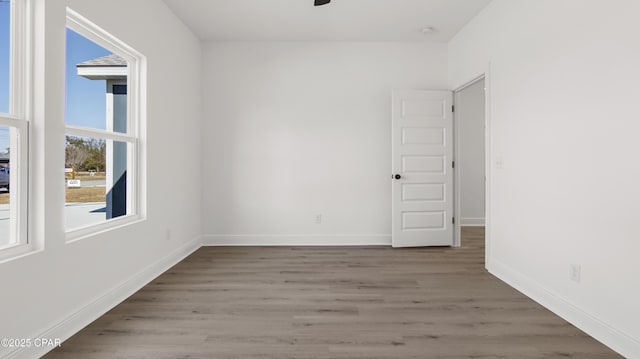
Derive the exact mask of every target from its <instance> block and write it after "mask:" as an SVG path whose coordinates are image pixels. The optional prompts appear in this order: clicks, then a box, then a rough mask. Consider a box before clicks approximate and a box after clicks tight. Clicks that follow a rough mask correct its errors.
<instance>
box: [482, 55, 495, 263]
mask: <svg viewBox="0 0 640 359" xmlns="http://www.w3.org/2000/svg"><path fill="white" fill-rule="evenodd" d="M491 76H492V75H491V62H489V63H488V64H487V71H486V72H485V73H484V88H485V91H484V101H485V110H484V111H485V116H484V124H485V129H484V160H485V167H484V174H485V181H484V188H485V193H484V228H485V229H484V263H485V264H484V266H485V268H487V269H488V268H489V265H490V264H491V248H492V247H491V238H492V237H491V236H492V233H493V229H492V226H491V218H492V212H491V208H492V207H491V202H492V197H491V196H492V193H493V192H492V185H493V166H492V165H491V164H492V163H493V162H492V161H493V144H492V142H491V89H492V87H491V79H492V77H491Z"/></svg>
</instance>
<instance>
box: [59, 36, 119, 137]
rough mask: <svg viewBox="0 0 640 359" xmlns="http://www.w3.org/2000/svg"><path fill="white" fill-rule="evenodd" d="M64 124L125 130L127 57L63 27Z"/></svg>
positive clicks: (115, 130)
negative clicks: (64, 68) (64, 43)
mask: <svg viewBox="0 0 640 359" xmlns="http://www.w3.org/2000/svg"><path fill="white" fill-rule="evenodd" d="M66 61H67V63H66V116H65V121H66V123H67V125H73V126H81V127H87V128H93V129H100V130H107V131H114V132H120V133H127V73H128V65H127V61H126V60H124V59H123V58H122V57H120V56H118V55H117V54H113V53H112V52H110V51H109V50H107V49H105V48H103V47H101V46H100V45H98V44H96V43H95V42H93V41H91V40H89V39H87V38H85V37H84V36H82V35H79V34H78V33H76V32H74V31H73V30H70V29H67V60H66Z"/></svg>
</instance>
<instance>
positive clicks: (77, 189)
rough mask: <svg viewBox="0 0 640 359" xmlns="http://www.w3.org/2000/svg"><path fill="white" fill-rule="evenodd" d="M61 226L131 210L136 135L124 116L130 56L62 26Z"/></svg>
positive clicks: (83, 224) (70, 226)
mask: <svg viewBox="0 0 640 359" xmlns="http://www.w3.org/2000/svg"><path fill="white" fill-rule="evenodd" d="M66 55H67V57H66V114H65V121H66V125H67V136H66V143H65V174H66V176H65V177H66V178H65V186H66V188H65V193H66V205H65V215H66V228H67V230H74V229H80V228H85V227H89V226H92V225H96V224H100V223H104V222H107V221H109V220H112V219H115V218H119V217H123V216H127V215H130V214H132V212H133V210H132V198H133V193H132V192H133V190H134V188H135V187H134V186H133V185H132V175H131V174H132V172H133V168H132V166H133V163H132V162H133V161H132V159H134V158H135V148H136V147H135V146H136V137H135V129H134V126H131V124H130V123H129V119H128V105H129V101H128V85H129V84H128V76H129V70H130V69H129V62H128V61H127V60H125V58H124V57H123V56H121V55H120V54H118V53H115V52H114V51H110V50H107V49H106V48H105V47H103V46H100V45H99V44H97V43H96V42H94V41H92V40H90V39H88V38H87V37H85V36H83V35H81V34H79V33H78V32H76V31H74V30H72V29H67V51H66Z"/></svg>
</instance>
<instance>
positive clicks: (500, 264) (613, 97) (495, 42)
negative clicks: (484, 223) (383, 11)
mask: <svg viewBox="0 0 640 359" xmlns="http://www.w3.org/2000/svg"><path fill="white" fill-rule="evenodd" d="M638 15H640V2H638V1H635V0H613V1H584V0H539V1H528V0H495V1H493V2H492V3H491V4H490V5H489V6H488V7H487V8H486V9H485V10H484V11H483V12H482V13H481V14H480V15H479V16H478V17H477V18H475V19H474V20H473V21H471V22H470V23H469V24H468V25H467V26H466V27H465V28H464V29H463V30H462V31H461V32H460V33H459V34H458V35H457V36H456V37H455V38H454V39H453V40H452V41H451V43H450V46H449V50H450V53H449V55H450V61H449V73H450V85H451V87H452V88H455V87H457V86H459V85H461V84H463V83H464V82H466V81H469V80H470V79H472V78H474V77H476V76H478V75H479V74H481V73H483V72H484V71H485V70H486V69H487V67H488V66H489V63H490V64H491V65H490V68H491V70H490V78H489V80H488V83H489V92H490V93H489V97H490V101H489V105H490V112H491V116H490V122H491V126H492V129H491V134H490V136H491V143H490V147H491V153H490V154H489V155H490V158H491V161H492V168H491V171H490V173H489V178H490V181H491V182H490V191H491V197H490V201H491V203H492V206H491V212H490V213H489V218H488V220H489V221H490V224H489V231H490V236H491V238H490V252H489V270H490V271H491V272H492V273H494V274H497V275H498V276H499V277H500V278H502V279H505V280H506V281H507V282H509V283H510V284H512V285H514V286H515V287H516V288H518V289H520V290H522V291H523V292H525V293H526V294H528V295H529V296H531V297H533V298H535V299H537V300H538V301H540V302H541V303H543V304H544V305H546V306H547V307H549V308H551V309H552V310H554V311H555V312H556V313H558V314H560V315H562V316H564V317H565V318H567V319H569V320H570V321H572V322H573V323H574V324H576V325H578V326H579V327H580V328H582V329H584V330H585V331H587V332H588V333H589V334H591V335H593V336H595V337H596V338H598V339H600V340H601V341H603V342H605V343H606V344H608V345H609V346H611V347H613V348H614V349H616V350H618V351H619V352H620V353H622V354H624V355H626V356H628V357H631V358H640V325H639V322H638V318H640V306H639V305H638V303H640V279H639V278H640V266H639V265H638V253H640V241H639V240H638V213H640V186H638V179H639V178H640V162H639V161H638V158H637V154H638V153H640V141H638V134H639V133H640V121H639V120H638V119H639V118H640V108H639V107H638V105H637V104H638V99H639V98H640V87H639V86H638V80H640V66H639V65H638V64H640V42H639V41H638V34H639V33H640V22H638V21H637V18H638ZM500 159H502V167H503V169H498V168H496V167H497V166H496V162H500V161H499V160H500ZM572 263H573V264H580V265H581V267H582V279H581V282H580V283H576V282H572V281H570V280H569V268H570V264H572Z"/></svg>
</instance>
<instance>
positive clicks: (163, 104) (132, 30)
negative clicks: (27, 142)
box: [0, 0, 202, 357]
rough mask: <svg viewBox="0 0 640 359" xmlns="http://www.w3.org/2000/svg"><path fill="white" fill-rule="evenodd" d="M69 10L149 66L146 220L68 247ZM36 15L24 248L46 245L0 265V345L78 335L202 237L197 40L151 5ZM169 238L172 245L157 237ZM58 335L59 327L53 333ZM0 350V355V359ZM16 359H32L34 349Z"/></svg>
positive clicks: (71, 2)
mask: <svg viewBox="0 0 640 359" xmlns="http://www.w3.org/2000/svg"><path fill="white" fill-rule="evenodd" d="M66 6H70V7H71V8H72V9H74V10H75V11H77V12H79V13H80V14H81V15H83V16H85V17H87V18H88V19H90V20H92V21H93V22H95V23H96V24H98V25H99V26H101V27H102V28H104V29H106V30H107V31H108V32H110V33H111V34H113V35H115V36H116V37H118V38H120V39H121V40H122V41H124V42H126V43H127V44H129V45H131V46H132V47H134V48H135V49H137V50H138V51H140V52H141V53H142V54H144V55H146V56H147V60H148V72H147V75H148V97H147V103H146V108H147V118H148V121H147V126H146V127H147V129H146V133H147V141H146V143H145V144H146V148H147V152H146V159H147V161H146V165H147V166H146V174H147V178H148V186H147V187H146V189H145V190H144V191H143V195H146V198H147V199H148V203H147V204H148V205H147V220H145V221H143V222H140V223H136V224H133V225H128V226H125V227H122V228H118V229H114V230H112V231H108V232H104V233H101V234H97V235H95V236H93V237H91V238H86V239H82V240H79V241H77V242H74V243H65V233H64V217H63V215H64V211H63V208H64V188H63V187H61V186H60V179H61V178H63V175H64V102H65V101H64V56H65V46H64V41H65V30H64V29H65V26H66V24H65V17H66ZM36 10H37V11H36V23H37V28H36V35H37V38H38V42H37V43H36V46H35V67H36V68H35V73H36V76H35V81H36V83H35V86H34V89H35V92H36V93H35V95H34V96H33V98H34V101H35V105H36V111H35V113H36V118H35V119H34V124H33V130H34V132H33V137H32V141H31V145H32V146H33V153H32V156H31V158H30V159H31V162H32V165H33V172H32V177H31V181H32V185H33V189H32V191H31V198H30V199H31V200H32V205H31V208H30V210H31V215H32V216H31V217H30V219H31V223H30V225H31V232H30V237H29V239H30V240H31V241H33V242H34V243H40V244H43V245H44V250H42V251H40V252H38V253H34V254H31V255H28V256H26V257H23V258H19V259H16V260H13V261H10V262H6V263H2V264H0V278H2V284H1V286H2V291H1V292H2V295H1V299H0V303H1V304H2V305H0V318H2V320H0V337H2V338H37V337H41V336H42V335H43V333H47V334H49V335H56V336H57V335H61V334H69V331H71V332H72V331H73V330H74V329H79V328H77V327H75V325H77V324H78V323H81V322H83V321H86V320H91V319H95V318H92V316H94V315H98V314H100V311H101V310H106V309H109V307H108V306H109V305H110V304H115V302H114V298H116V297H118V296H119V295H123V294H124V295H126V294H127V290H129V289H134V288H133V287H127V286H129V285H133V284H132V281H133V282H135V283H138V282H137V281H138V280H139V278H140V277H136V275H137V274H139V273H140V272H141V271H143V270H145V269H149V268H151V267H149V266H152V265H154V264H158V262H159V261H161V260H163V259H166V258H167V256H171V255H172V254H175V251H177V250H179V249H181V248H184V246H185V245H187V246H188V244H187V242H190V243H191V244H192V245H198V244H197V240H198V237H199V235H200V233H201V225H200V224H201V218H200V216H199V215H198V212H197V210H198V209H199V207H200V193H199V190H200V179H201V173H200V163H201V161H200V153H201V152H200V149H201V143H200V136H199V135H198V134H199V133H200V127H201V124H202V123H201V114H202V111H201V101H200V67H201V66H200V65H201V59H202V57H201V47H200V43H199V41H198V39H197V38H196V37H195V36H193V35H192V34H191V32H190V31H189V30H188V29H187V28H186V27H185V26H184V25H183V24H182V23H181V22H180V21H179V20H178V19H177V18H176V17H175V16H174V15H173V14H172V13H171V11H169V10H168V8H167V7H166V6H165V4H164V3H163V2H162V1H159V0H144V1H127V0H112V1H106V2H105V1H97V0H46V1H44V0H38V1H36ZM150 14H153V16H150ZM176 168H179V171H178V170H176ZM180 173H185V174H187V176H185V177H180ZM194 211H195V212H194ZM167 229H169V230H171V233H172V239H171V240H167V239H166V230H167ZM152 272H153V271H152ZM152 272H149V273H147V274H153V273H152ZM135 278H137V279H135ZM135 283H134V284H135ZM123 284H124V285H125V287H120V288H119V286H120V285H123ZM138 284H140V283H138ZM134 286H135V285H134ZM126 288H129V289H126ZM114 293H116V294H117V295H115V294H114ZM129 294H130V293H129ZM105 295H106V296H105ZM112 295H115V297H111V296H112ZM96 300H98V302H94V301H96ZM100 300H102V301H100ZM92 303H93V305H91V304H92ZM87 305H89V307H85V306H87ZM83 309H86V310H85V311H83V312H81V314H80V315H77V316H75V317H74V316H73V315H74V314H76V313H78V311H80V310H83ZM63 320H64V321H63ZM56 325H60V327H57V328H53V327H54V326H56ZM51 329H54V330H53V331H51V332H48V330H51ZM3 349H4V350H3ZM33 349H34V348H31V350H33ZM7 351H8V348H0V357H2V356H3V354H6V353H7ZM21 355H22V356H23V357H36V356H38V354H37V353H35V352H33V351H31V352H23V354H21Z"/></svg>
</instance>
